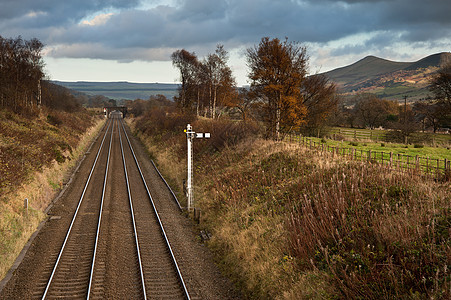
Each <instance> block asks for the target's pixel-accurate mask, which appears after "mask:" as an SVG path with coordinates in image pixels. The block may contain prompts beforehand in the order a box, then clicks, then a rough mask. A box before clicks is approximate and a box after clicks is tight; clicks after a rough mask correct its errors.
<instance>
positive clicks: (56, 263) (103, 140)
mask: <svg viewBox="0 0 451 300" xmlns="http://www.w3.org/2000/svg"><path fill="white" fill-rule="evenodd" d="M110 126H111V121H109V122H108V127H107V129H106V131H105V134H104V135H103V139H102V143H101V144H100V147H99V150H98V151H97V155H96V158H95V160H94V163H93V165H92V167H91V171H90V172H89V176H88V179H87V180H86V183H85V186H84V188H83V192H82V194H81V197H80V200H78V205H77V208H76V210H75V213H74V216H73V217H72V221H71V223H70V226H69V229H68V230H67V233H66V237H65V238H64V242H63V245H62V246H61V250H60V252H59V254H58V258H57V259H56V262H55V266H54V267H53V270H52V273H51V275H50V278H49V280H48V282H47V285H46V287H45V290H44V294H43V295H42V299H45V297H46V296H47V293H48V291H49V288H50V285H51V283H52V280H53V277H54V275H55V272H56V269H57V267H58V264H59V262H60V259H61V256H62V254H63V251H64V248H65V247H66V243H67V240H68V239H69V235H70V233H71V230H72V226H73V225H74V222H75V219H76V218H77V214H78V210H79V209H80V206H81V203H82V202H83V199H84V197H85V193H86V190H87V188H88V185H89V182H90V181H91V176H92V173H93V172H94V168H95V166H96V164H97V160H98V158H99V156H100V152H101V150H102V148H103V144H104V142H105V138H106V136H107V133H108V130H109V129H110Z"/></svg>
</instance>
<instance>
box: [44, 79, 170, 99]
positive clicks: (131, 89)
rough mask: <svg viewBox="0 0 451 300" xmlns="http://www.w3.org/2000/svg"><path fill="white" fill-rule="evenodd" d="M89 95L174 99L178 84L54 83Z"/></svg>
mask: <svg viewBox="0 0 451 300" xmlns="http://www.w3.org/2000/svg"><path fill="white" fill-rule="evenodd" d="M52 83H55V84H58V85H61V86H64V87H66V88H69V89H71V90H75V91H77V92H82V93H85V94H87V95H90V96H93V95H102V96H105V97H108V98H111V99H116V100H119V99H128V100H134V99H148V98H149V97H150V96H151V95H158V94H161V95H164V96H166V97H167V98H168V99H172V98H173V97H174V96H175V95H176V94H177V89H178V87H179V85H178V84H171V83H132V82H122V81H121V82H87V81H77V82H67V81H52Z"/></svg>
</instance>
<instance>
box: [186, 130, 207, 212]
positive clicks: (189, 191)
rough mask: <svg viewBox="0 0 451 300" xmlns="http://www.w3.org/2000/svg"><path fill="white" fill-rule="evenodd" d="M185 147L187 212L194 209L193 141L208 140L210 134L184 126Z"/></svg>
mask: <svg viewBox="0 0 451 300" xmlns="http://www.w3.org/2000/svg"><path fill="white" fill-rule="evenodd" d="M185 133H186V140H187V147H188V178H187V182H186V196H187V198H188V211H191V210H192V209H193V208H194V194H193V192H194V191H193V140H194V139H195V138H196V139H202V138H206V139H208V138H210V133H208V132H207V133H199V132H194V131H193V128H192V127H191V125H190V124H188V125H186V129H185Z"/></svg>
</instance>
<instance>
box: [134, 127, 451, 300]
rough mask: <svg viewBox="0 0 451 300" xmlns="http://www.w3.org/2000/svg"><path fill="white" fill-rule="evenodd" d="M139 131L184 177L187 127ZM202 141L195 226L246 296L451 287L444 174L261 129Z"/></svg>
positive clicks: (443, 294)
mask: <svg viewBox="0 0 451 300" xmlns="http://www.w3.org/2000/svg"><path fill="white" fill-rule="evenodd" d="M141 129H144V130H145V129H146V127H145V126H144V127H142V128H141ZM141 139H143V140H144V141H145V144H146V145H147V147H148V148H149V149H150V151H151V153H153V154H154V155H155V158H156V159H157V161H158V163H159V164H160V166H161V168H162V170H163V171H166V172H165V174H166V175H169V176H174V174H177V175H175V176H176V178H177V179H176V180H175V181H176V182H177V183H178V186H181V182H182V180H183V178H184V177H185V174H186V173H185V162H184V161H183V158H181V156H180V153H179V152H180V149H181V148H180V144H177V143H180V141H181V142H184V141H185V139H183V138H181V139H179V140H177V139H176V138H175V137H174V135H172V136H171V140H169V141H167V142H165V141H164V140H163V141H162V139H161V136H157V137H150V138H149V137H148V136H144V135H143V136H141ZM156 145H158V146H156ZM162 149H165V150H162ZM197 150H198V152H202V153H203V154H201V155H198V157H197V159H196V162H195V172H196V173H195V183H196V190H195V193H196V197H195V200H196V207H198V208H200V209H201V211H202V216H201V222H200V225H199V226H200V227H201V228H200V229H203V230H207V231H210V232H211V233H212V238H211V240H210V241H209V242H208V245H209V247H211V249H213V250H214V252H215V253H216V254H217V257H218V262H219V264H220V266H221V268H222V269H223V270H224V272H225V273H226V274H228V275H229V276H230V277H231V278H232V279H233V280H234V281H235V282H236V284H237V285H238V286H239V288H240V289H241V291H242V292H243V293H244V295H245V297H247V298H249V299H311V298H314V299H332V298H374V299H379V298H435V299H439V298H444V299H446V298H447V297H448V296H449V294H450V292H451V289H449V287H450V284H451V283H450V280H449V278H450V277H449V258H450V257H451V255H450V253H451V251H450V238H449V225H450V221H451V219H450V217H449V213H450V212H451V207H450V205H451V199H450V195H451V186H450V184H449V183H442V184H440V183H436V182H433V181H429V180H423V179H421V178H419V177H410V176H409V175H405V174H398V173H393V172H391V171H389V170H387V169H384V168H382V167H380V166H377V165H372V164H371V163H366V164H365V163H360V162H355V161H347V160H346V159H345V158H343V157H339V156H334V155H332V154H330V153H322V154H321V153H318V152H316V151H310V150H309V149H306V148H303V147H300V146H299V145H296V144H290V143H276V142H273V141H267V140H262V139H254V138H252V139H243V140H242V141H241V142H240V143H238V144H234V145H233V146H230V147H229V146H227V144H226V145H225V146H224V147H222V148H216V150H215V151H207V150H208V149H207V150H205V149H202V148H198V149H197ZM169 170H170V171H169Z"/></svg>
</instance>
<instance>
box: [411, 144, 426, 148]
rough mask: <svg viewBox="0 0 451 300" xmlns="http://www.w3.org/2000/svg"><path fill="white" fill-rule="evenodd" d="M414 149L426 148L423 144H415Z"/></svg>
mask: <svg viewBox="0 0 451 300" xmlns="http://www.w3.org/2000/svg"><path fill="white" fill-rule="evenodd" d="M413 147H414V148H424V145H423V144H415V145H413Z"/></svg>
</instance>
